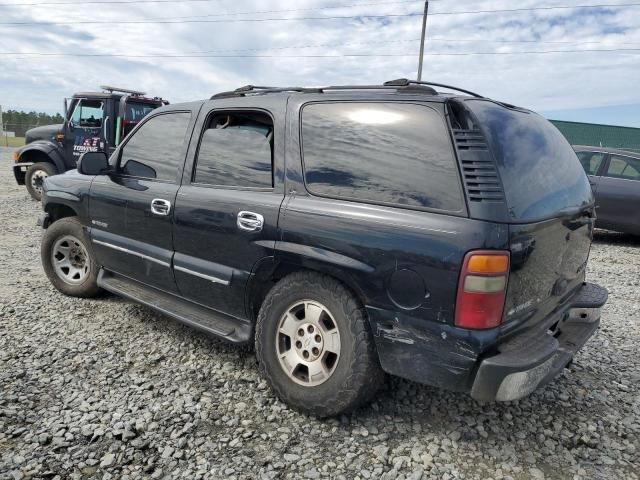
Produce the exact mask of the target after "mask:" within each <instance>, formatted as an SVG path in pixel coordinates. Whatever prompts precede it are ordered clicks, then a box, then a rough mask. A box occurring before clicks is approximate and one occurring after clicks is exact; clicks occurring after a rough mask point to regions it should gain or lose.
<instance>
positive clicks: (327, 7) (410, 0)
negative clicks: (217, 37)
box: [141, 0, 416, 20]
mask: <svg viewBox="0 0 640 480" xmlns="http://www.w3.org/2000/svg"><path fill="white" fill-rule="evenodd" d="M408 3H416V0H399V1H391V2H376V3H352V4H350V5H325V6H323V7H313V8H288V9H285V10H261V11H258V10H253V11H248V12H228V13H208V14H204V15H186V16H182V17H150V18H142V19H141V20H171V19H183V18H202V17H228V16H231V15H251V14H264V13H288V12H311V11H316V10H337V9H340V8H356V7H373V6H384V5H399V4H408Z"/></svg>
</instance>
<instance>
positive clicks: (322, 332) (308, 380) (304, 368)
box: [276, 300, 340, 387]
mask: <svg viewBox="0 0 640 480" xmlns="http://www.w3.org/2000/svg"><path fill="white" fill-rule="evenodd" d="M276 353H277V355H278V360H279V361H280V366H281V367H282V369H283V370H284V372H285V373H286V374H287V375H288V376H289V378H290V379H291V380H293V381H294V382H296V383H298V384H300V385H304V386H306V387H313V386H315V385H320V384H321V383H324V382H326V381H327V380H328V379H329V378H330V377H331V375H332V374H333V372H334V371H335V369H336V366H337V365H338V360H339V359H340V331H339V330H338V324H337V323H336V321H335V320H334V319H333V316H331V313H330V312H329V310H328V309H327V307H325V306H324V305H322V304H321V303H318V302H315V301H312V300H302V301H299V302H296V303H294V304H293V305H291V306H290V307H289V308H288V309H287V310H286V311H285V314H284V315H283V316H282V319H281V320H280V323H279V326H278V334H277V335H276Z"/></svg>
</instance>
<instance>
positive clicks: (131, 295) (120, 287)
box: [98, 269, 253, 343]
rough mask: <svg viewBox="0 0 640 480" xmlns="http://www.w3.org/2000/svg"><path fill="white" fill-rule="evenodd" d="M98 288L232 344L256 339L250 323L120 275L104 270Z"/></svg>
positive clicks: (99, 276)
mask: <svg viewBox="0 0 640 480" xmlns="http://www.w3.org/2000/svg"><path fill="white" fill-rule="evenodd" d="M98 286H99V287H101V288H104V289H105V290H107V291H109V292H111V293H115V294H116V295H119V296H121V297H125V298H128V299H130V300H133V301H135V302H138V303H141V304H143V305H146V306H148V307H151V308H153V309H154V310H157V311H158V312H160V313H164V314H165V315H168V316H170V317H172V318H174V319H176V320H178V321H179V322H182V323H184V324H186V325H189V326H190V327H194V328H197V329H198V330H202V331H204V332H207V333H210V334H213V335H215V336H216V337H219V338H221V339H223V340H226V341H228V342H231V343H247V342H249V341H250V340H251V339H252V337H253V326H252V325H251V324H250V323H249V322H247V321H243V320H239V319H236V318H233V317H230V316H228V315H224V314H222V313H219V312H216V311H215V310H211V309H209V308H206V307H203V306H201V305H197V304H195V303H193V302H190V301H188V300H185V299H183V298H180V297H177V296H175V295H173V294H170V293H167V292H163V291H161V290H158V289H156V288H153V287H150V286H148V285H145V284H143V283H140V282H137V281H136V280H132V279H130V278H128V277H124V276H122V275H118V274H116V273H112V272H109V271H106V270H103V269H101V270H100V273H99V274H98Z"/></svg>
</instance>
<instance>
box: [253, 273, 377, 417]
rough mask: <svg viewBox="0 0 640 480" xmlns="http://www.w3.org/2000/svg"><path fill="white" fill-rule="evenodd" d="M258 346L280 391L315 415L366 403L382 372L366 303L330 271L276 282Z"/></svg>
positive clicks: (272, 383)
mask: <svg viewBox="0 0 640 480" xmlns="http://www.w3.org/2000/svg"><path fill="white" fill-rule="evenodd" d="M255 346H256V356H257V358H258V362H259V365H260V371H261V373H262V375H263V376H264V377H265V378H266V380H267V382H268V383H269V384H270V386H271V388H272V389H273V391H274V392H275V393H276V395H277V396H278V397H280V399H281V400H282V401H284V402H285V403H287V404H289V405H291V406H292V407H294V408H296V409H298V410H300V411H303V412H305V413H310V414H312V415H315V416H318V417H328V416H333V415H338V414H340V413H344V412H348V411H350V410H353V409H355V408H356V407H358V406H360V405H362V404H364V403H366V402H367V401H369V400H370V399H371V397H372V396H373V394H374V393H375V392H376V391H377V389H378V388H379V386H380V385H381V384H382V381H383V379H384V373H383V372H382V369H381V368H380V365H379V363H378V357H377V353H376V350H375V345H374V341H373V338H372V336H371V332H370V331H369V323H368V321H367V319H366V314H365V311H364V308H363V307H362V305H361V304H360V303H359V302H358V300H357V299H356V298H355V297H354V296H353V295H352V294H351V293H350V292H349V291H348V290H347V289H346V288H345V287H344V286H343V285H342V284H340V283H339V282H337V281H336V280H334V279H333V278H331V277H328V276H325V275H319V274H315V273H310V272H298V273H293V274H291V275H289V276H287V277H285V278H284V279H282V280H281V281H280V282H278V283H277V284H276V285H275V286H274V287H273V288H272V289H271V291H270V292H269V293H268V295H267V297H266V299H265V300H264V302H263V304H262V307H261V308H260V313H259V314H258V321H257V325H256V338H255Z"/></svg>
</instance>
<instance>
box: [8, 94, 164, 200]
mask: <svg viewBox="0 0 640 480" xmlns="http://www.w3.org/2000/svg"><path fill="white" fill-rule="evenodd" d="M101 88H102V89H103V90H104V91H103V92H83V93H76V94H74V95H73V97H71V98H70V99H68V100H69V102H67V99H65V103H64V111H65V120H64V123H63V124H59V125H45V126H42V127H36V128H32V129H31V130H28V131H27V133H26V136H25V145H24V146H23V147H20V148H19V149H17V150H16V151H15V152H14V153H13V161H14V164H13V174H14V176H15V178H16V182H17V183H18V185H25V186H26V187H27V191H28V192H29V194H30V195H31V197H32V198H33V199H34V200H40V197H41V195H42V181H43V180H44V179H45V178H47V177H50V176H51V175H56V174H58V173H63V172H66V171H67V170H71V169H75V168H76V163H77V161H78V158H80V155H81V154H83V153H84V152H108V153H109V154H111V153H112V152H113V151H114V150H115V148H116V147H117V146H118V145H119V143H120V142H121V141H122V139H123V138H124V137H126V136H127V134H128V133H129V132H130V131H131V130H132V129H133V127H135V126H136V125H137V123H138V122H139V121H140V120H142V118H143V117H144V116H145V115H146V114H147V113H149V112H150V111H152V110H153V109H155V108H158V107H161V106H162V105H163V104H166V103H167V102H166V101H164V100H162V99H161V98H158V97H153V98H151V97H145V96H144V95H145V93H144V92H138V91H136V90H126V89H123V88H115V87H108V86H103V87H101Z"/></svg>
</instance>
